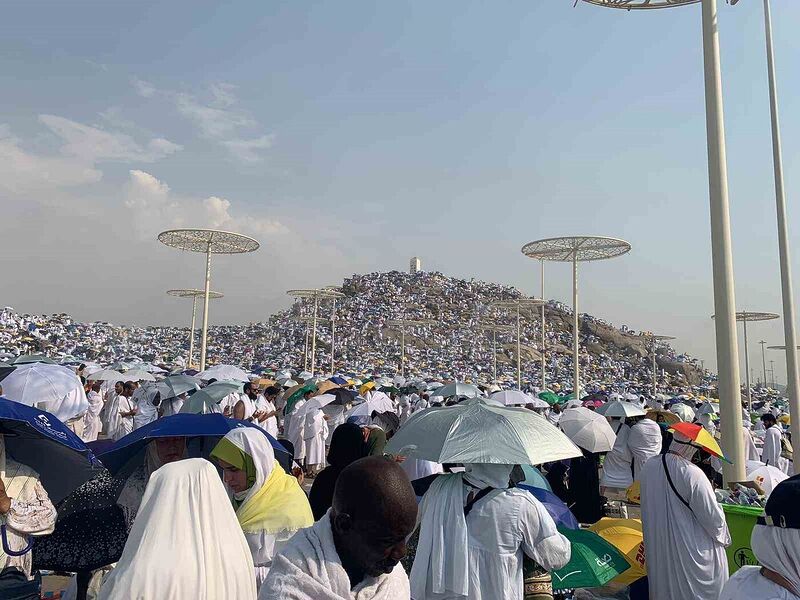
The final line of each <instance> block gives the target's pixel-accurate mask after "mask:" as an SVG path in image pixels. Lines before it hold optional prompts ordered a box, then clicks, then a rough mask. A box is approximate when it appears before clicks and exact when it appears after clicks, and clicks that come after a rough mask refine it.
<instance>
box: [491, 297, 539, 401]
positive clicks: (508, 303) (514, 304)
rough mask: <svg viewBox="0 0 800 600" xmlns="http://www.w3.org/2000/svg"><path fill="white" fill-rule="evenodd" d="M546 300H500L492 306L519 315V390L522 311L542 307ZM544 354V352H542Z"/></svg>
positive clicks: (518, 386)
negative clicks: (524, 308)
mask: <svg viewBox="0 0 800 600" xmlns="http://www.w3.org/2000/svg"><path fill="white" fill-rule="evenodd" d="M543 304H544V300H541V299H540V298H515V299H512V300H499V301H497V302H493V303H492V306H494V307H496V308H506V309H510V310H514V311H516V314H517V389H518V390H520V391H521V390H522V327H521V314H520V312H521V309H522V308H523V307H528V308H533V307H536V306H542V305H543ZM542 351H543V352H544V350H542Z"/></svg>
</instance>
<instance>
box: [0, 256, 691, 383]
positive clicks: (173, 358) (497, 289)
mask: <svg viewBox="0 0 800 600" xmlns="http://www.w3.org/2000/svg"><path fill="white" fill-rule="evenodd" d="M341 290H342V292H343V293H344V294H345V297H344V298H342V299H340V300H337V301H336V321H335V323H336V331H335V354H336V356H335V360H336V363H337V364H338V365H346V367H347V369H348V370H349V371H352V372H354V373H366V372H386V371H393V370H395V369H396V368H397V366H398V365H399V362H400V354H401V348H400V346H401V339H400V338H401V335H400V331H399V329H398V327H397V326H395V325H391V324H390V321H392V320H395V319H414V320H422V321H428V324H424V325H415V326H408V327H407V328H406V348H405V350H406V353H405V354H406V368H407V370H409V371H410V372H413V373H417V374H420V375H422V376H425V377H427V378H429V380H430V379H434V378H435V379H447V380H450V379H456V380H459V381H473V382H476V381H485V380H487V378H489V377H492V376H493V364H494V360H493V353H492V334H491V333H489V332H487V331H486V330H484V329H482V327H484V326H485V325H487V324H504V325H508V326H511V327H512V330H511V331H507V332H500V333H498V334H497V346H498V363H497V369H498V375H497V379H498V380H500V381H503V380H507V381H516V355H515V352H516V338H515V324H516V315H515V311H513V310H509V309H500V308H496V307H493V303H496V302H498V301H501V300H509V299H515V298H519V297H521V294H520V292H519V291H518V290H517V289H515V288H514V287H511V286H506V285H499V284H495V283H488V282H483V281H477V280H465V279H458V278H453V277H447V276H444V275H442V274H440V273H434V272H420V273H416V274H414V275H412V274H408V273H401V272H398V271H391V272H384V273H371V274H366V275H353V276H352V277H350V278H348V279H345V280H344V282H343V285H342V287H341ZM175 301H176V300H175V299H174V298H168V297H166V296H165V298H164V302H175ZM187 310H188V309H187ZM212 310H213V304H212ZM332 310H333V305H332V303H331V302H330V301H324V302H321V304H320V306H319V323H318V327H317V340H316V348H315V351H316V355H315V362H316V364H317V365H328V364H330V362H331V350H330V347H331V326H330V317H331V314H332ZM546 313H547V320H548V323H549V324H548V325H546V327H545V337H546V340H545V343H546V344H547V347H548V348H550V349H553V350H554V351H552V352H550V353H548V356H547V364H546V369H547V371H548V373H549V376H550V383H559V384H560V385H562V386H565V385H566V386H567V387H569V386H570V385H571V384H570V373H571V372H572V366H571V365H572V354H571V352H570V351H569V349H570V348H571V344H572V341H571V340H572V331H571V326H570V325H569V321H570V320H569V315H570V314H571V309H570V308H569V307H567V306H565V305H563V304H562V303H560V302H556V301H550V302H548V305H547V309H546ZM312 314H313V301H310V300H304V301H298V302H296V303H295V304H294V305H293V306H292V307H291V308H290V309H289V310H286V311H282V312H279V313H277V314H275V315H273V316H271V317H270V318H269V319H268V320H267V321H266V322H262V323H252V324H249V325H217V326H215V325H213V323H212V326H211V328H210V331H209V340H208V344H209V350H208V351H209V355H210V356H214V357H215V360H216V361H218V362H220V363H224V364H233V365H243V366H246V367H247V368H248V369H250V370H253V371H257V370H259V369H260V368H263V367H269V366H273V365H277V366H278V367H281V366H283V365H304V364H306V365H307V364H309V363H310V356H309V352H310V350H309V348H310V346H311V344H310V343H308V335H307V334H308V329H309V325H308V323H306V322H305V321H302V320H299V318H301V317H311V315H312ZM212 317H213V313H212ZM581 317H582V319H583V321H584V322H586V323H588V322H592V323H600V324H605V325H608V324H607V323H605V322H603V321H602V320H601V319H598V318H595V317H592V316H590V315H586V314H584V315H581ZM521 331H522V338H521V344H522V348H523V352H522V372H523V374H524V381H523V385H525V384H530V385H538V382H539V381H540V380H541V377H540V368H541V363H540V360H539V359H538V358H537V356H536V352H537V351H538V350H540V346H541V321H540V317H539V311H538V309H537V308H533V309H524V310H523V321H522V328H521ZM618 331H621V333H624V334H629V335H632V336H633V335H634V334H635V332H633V331H632V330H630V329H629V328H628V327H626V326H623V327H622V330H618ZM188 337H189V334H188V329H187V328H186V327H139V326H127V327H125V326H118V325H113V324H110V323H107V322H92V323H81V322H78V321H75V320H74V319H72V318H71V317H69V316H68V315H65V314H58V315H30V314H20V313H18V312H16V311H14V310H13V309H12V308H10V307H6V308H5V309H3V310H2V311H0V359H2V358H3V353H4V352H5V353H6V354H7V356H8V357H11V356H13V355H17V354H31V353H42V354H47V355H48V356H51V357H59V356H67V357H69V356H77V357H80V360H82V361H84V362H85V361H87V360H89V361H94V362H98V363H101V364H103V365H108V364H111V363H114V362H116V361H123V360H130V359H134V358H135V359H141V360H145V361H151V362H155V363H166V364H173V363H174V364H180V363H182V362H183V361H185V357H186V353H187V350H188V347H189V343H188ZM598 341H599V340H598V339H597V338H596V337H595V336H593V335H592V334H591V333H588V332H586V331H584V332H583V333H582V335H581V342H580V347H581V356H580V362H581V369H582V372H583V374H584V379H585V380H586V381H600V382H620V381H629V382H630V384H631V385H632V386H634V387H636V386H642V387H644V386H646V385H648V384H649V382H650V377H651V362H650V358H649V356H641V355H635V354H632V353H630V352H626V351H625V349H624V348H617V347H615V346H614V345H613V344H599V346H600V347H601V350H599V351H598V350H597V348H598V344H597V343H596V342H598ZM590 348H593V349H594V350H593V351H589V349H590ZM658 353H659V356H660V357H661V358H663V359H664V360H666V361H670V362H678V363H680V362H685V363H690V364H693V365H696V366H697V367H698V372H699V371H700V369H699V361H697V360H695V359H693V358H691V357H690V356H688V355H685V354H680V353H677V352H675V351H674V350H673V349H672V348H671V347H670V346H669V345H667V344H659V347H658ZM663 377H670V378H671V377H672V376H671V375H670V374H668V373H666V374H662V378H663ZM672 383H674V384H675V385H679V384H681V383H682V384H683V385H685V384H686V382H685V381H681V380H680V377H679V376H678V375H677V374H676V375H675V377H674V381H672Z"/></svg>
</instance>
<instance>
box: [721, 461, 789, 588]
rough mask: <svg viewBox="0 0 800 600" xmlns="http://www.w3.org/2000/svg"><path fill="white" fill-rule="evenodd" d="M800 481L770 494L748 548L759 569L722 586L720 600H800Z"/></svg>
mask: <svg viewBox="0 0 800 600" xmlns="http://www.w3.org/2000/svg"><path fill="white" fill-rule="evenodd" d="M799 500H800V478H794V477H793V478H791V479H787V480H785V481H782V482H781V483H779V484H778V486H777V487H776V488H775V489H774V490H772V494H770V497H769V501H768V502H767V506H766V508H765V509H764V512H765V513H766V516H765V517H761V518H760V519H759V520H758V525H756V526H755V527H754V528H753V533H752V535H751V538H750V547H751V548H752V550H753V554H755V557H756V559H758V564H759V565H760V566H744V567H742V568H741V569H739V570H738V571H736V573H734V574H733V575H732V576H731V578H730V579H729V580H728V583H727V584H725V587H724V588H723V590H722V594H721V595H720V597H719V600H756V599H757V600H762V599H764V600H800V510H798V508H797V506H798V501H799Z"/></svg>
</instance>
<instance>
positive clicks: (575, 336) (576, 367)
mask: <svg viewBox="0 0 800 600" xmlns="http://www.w3.org/2000/svg"><path fill="white" fill-rule="evenodd" d="M578 327H579V325H578V252H577V251H575V253H574V254H573V255H572V362H573V365H572V387H573V389H574V390H575V391H574V394H575V400H580V397H581V393H580V386H581V368H580V364H579V363H578V352H579V350H578V343H579V337H580V330H579V329H578Z"/></svg>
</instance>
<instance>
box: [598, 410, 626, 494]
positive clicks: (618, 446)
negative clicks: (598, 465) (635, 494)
mask: <svg viewBox="0 0 800 600" xmlns="http://www.w3.org/2000/svg"><path fill="white" fill-rule="evenodd" d="M614 430H615V431H616V433H617V439H616V440H615V441H614V447H613V448H612V449H611V452H609V453H608V454H606V457H605V460H604V461H603V476H602V478H601V479H600V485H601V486H603V487H609V488H620V489H627V488H628V487H629V486H630V485H631V484H632V483H633V455H632V454H631V451H630V448H628V436H629V435H630V432H631V428H630V427H629V426H628V425H626V424H624V423H622V424H618V425H616V426H614Z"/></svg>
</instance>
